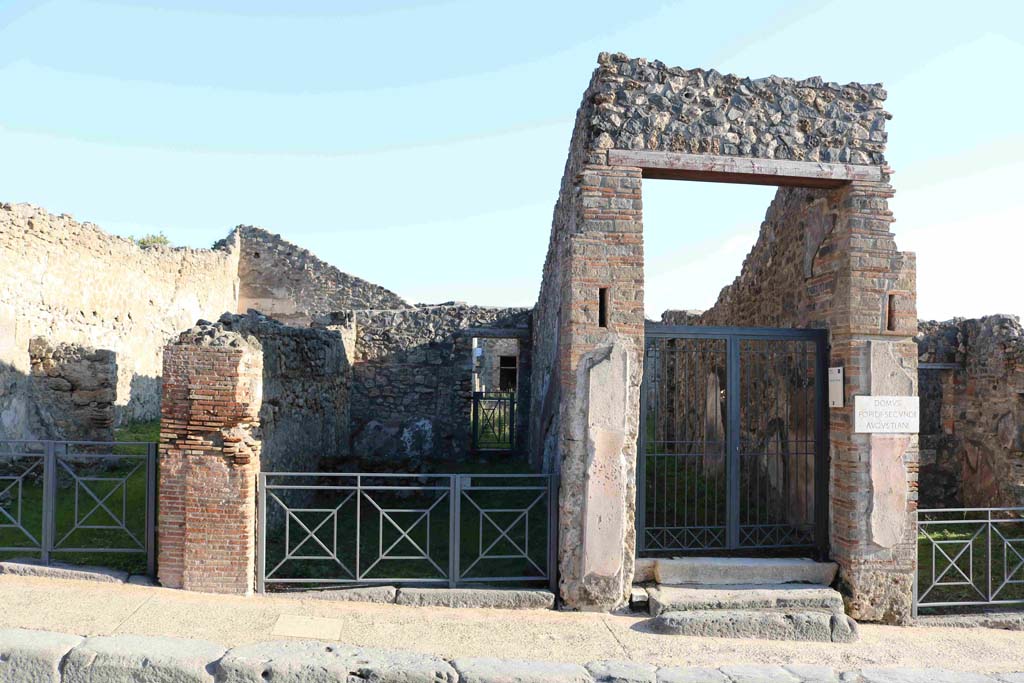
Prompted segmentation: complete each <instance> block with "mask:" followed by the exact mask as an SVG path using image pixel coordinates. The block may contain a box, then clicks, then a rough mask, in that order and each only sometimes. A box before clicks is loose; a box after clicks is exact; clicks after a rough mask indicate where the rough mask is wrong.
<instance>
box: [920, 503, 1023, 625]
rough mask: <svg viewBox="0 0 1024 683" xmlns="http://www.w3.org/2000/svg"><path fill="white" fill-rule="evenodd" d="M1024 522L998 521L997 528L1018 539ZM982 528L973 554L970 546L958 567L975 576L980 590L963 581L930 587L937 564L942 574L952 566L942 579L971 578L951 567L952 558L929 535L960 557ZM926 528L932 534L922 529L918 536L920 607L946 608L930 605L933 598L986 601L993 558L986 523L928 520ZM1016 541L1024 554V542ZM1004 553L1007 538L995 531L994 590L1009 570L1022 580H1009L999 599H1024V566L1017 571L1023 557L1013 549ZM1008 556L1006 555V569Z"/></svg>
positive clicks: (975, 541)
mask: <svg viewBox="0 0 1024 683" xmlns="http://www.w3.org/2000/svg"><path fill="white" fill-rule="evenodd" d="M1022 526H1024V521H1020V520H1018V521H1012V520H1007V521H1002V522H996V523H995V524H994V529H996V530H998V531H1001V532H1002V534H1003V535H1004V536H1005V537H1006V538H1008V539H1014V538H1020V537H1021V536H1024V533H1022ZM979 529H981V533H980V534H979V535H978V537H977V538H975V539H974V542H973V554H972V551H971V550H970V549H968V550H966V551H965V553H964V554H963V555H962V556H961V557H959V558H958V559H957V567H959V568H960V570H961V571H963V572H964V573H965V574H966V575H967V577H968V578H970V579H972V580H973V584H974V586H976V587H977V589H978V590H975V589H974V588H972V587H971V586H970V585H959V586H936V587H935V588H933V589H931V590H930V591H929V590H928V589H929V586H931V585H932V571H933V565H934V572H935V575H936V576H938V575H940V574H942V572H943V571H945V570H947V569H948V571H947V572H946V574H945V576H943V577H942V579H941V581H942V582H949V583H953V582H958V581H962V582H964V583H965V584H966V583H967V582H966V579H964V577H963V576H961V574H960V573H959V572H958V571H957V569H956V568H952V567H950V564H951V563H950V561H949V559H947V558H946V557H944V556H943V554H942V553H941V552H939V551H938V550H933V547H934V545H935V544H934V543H933V542H932V540H929V538H928V537H931V539H933V540H934V541H935V542H937V543H938V544H939V545H940V547H941V548H942V549H943V550H944V551H945V553H946V555H948V556H949V558H956V557H957V553H958V552H959V551H960V550H961V549H963V548H964V547H965V544H966V543H967V542H968V541H969V540H970V539H971V537H972V536H974V534H975V532H976V531H978V530H979ZM922 530H927V532H928V536H925V534H924V533H923V531H922V533H920V534H919V536H918V544H917V567H918V569H917V571H918V592H919V596H920V597H921V600H922V603H921V604H920V607H921V608H922V609H931V610H941V609H943V608H934V607H933V608H928V607H927V604H928V603H929V602H977V601H984V600H985V597H983V594H987V593H988V578H987V576H986V564H988V563H989V562H990V558H988V556H987V555H988V553H987V550H988V543H987V537H986V532H985V530H984V528H983V524H982V523H981V522H970V523H966V524H949V525H941V524H928V525H927V526H923V527H922ZM1012 545H1013V547H1015V548H1016V550H1017V552H1018V553H1021V554H1024V543H1022V542H1019V541H1018V542H1015V543H1013V544H1012ZM933 553H934V560H933ZM1003 553H1004V545H1003V541H1002V539H1000V538H999V536H998V535H997V534H996V533H995V532H993V534H992V555H993V557H992V558H991V566H992V588H993V591H995V590H997V589H998V588H999V586H1000V584H1002V583H1003V580H1004V579H1005V578H1006V574H1010V578H1011V580H1013V581H1020V582H1022V583H1014V584H1007V585H1006V586H1005V587H1004V588H1003V589H1002V590H999V591H998V595H997V596H996V599H997V600H1024V566H1021V567H1019V568H1017V569H1016V572H1014V569H1015V567H1018V565H1019V564H1020V563H1021V562H1022V560H1021V559H1020V558H1019V557H1018V556H1017V555H1015V554H1014V553H1013V551H1012V550H1011V551H1010V552H1009V557H1008V558H1004V556H1003ZM1004 559H1006V563H1005V564H1006V566H1005V569H1004ZM972 571H973V574H972ZM978 591H980V592H981V594H979V592H978Z"/></svg>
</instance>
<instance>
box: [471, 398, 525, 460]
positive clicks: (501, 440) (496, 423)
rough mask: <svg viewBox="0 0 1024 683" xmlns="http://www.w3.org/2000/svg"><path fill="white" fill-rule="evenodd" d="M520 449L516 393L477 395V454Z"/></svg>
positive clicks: (475, 438)
mask: <svg viewBox="0 0 1024 683" xmlns="http://www.w3.org/2000/svg"><path fill="white" fill-rule="evenodd" d="M515 446H516V395H515V392H505V391H501V392H497V391H489V392H484V391H474V392H473V450H475V451H512V450H514V449H515Z"/></svg>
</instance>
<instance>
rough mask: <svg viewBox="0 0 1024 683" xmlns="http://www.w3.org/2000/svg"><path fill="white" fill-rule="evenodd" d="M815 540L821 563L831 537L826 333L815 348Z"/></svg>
mask: <svg viewBox="0 0 1024 683" xmlns="http://www.w3.org/2000/svg"><path fill="white" fill-rule="evenodd" d="M814 348H815V351H814V355H815V361H816V362H815V367H814V420H815V426H814V536H815V539H814V540H815V546H817V549H818V555H819V558H818V559H819V560H822V561H824V560H827V559H828V556H829V537H828V515H829V500H828V482H829V478H830V470H831V467H832V465H831V461H832V458H831V450H832V449H831V444H830V443H829V431H828V430H829V411H828V402H827V401H826V399H825V394H826V391H827V389H828V387H827V385H826V378H827V377H828V366H829V348H828V339H827V333H826V332H825V331H824V330H822V332H821V334H820V336H819V337H818V339H817V342H816V343H815V345H814Z"/></svg>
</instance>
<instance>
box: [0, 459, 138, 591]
mask: <svg viewBox="0 0 1024 683" xmlns="http://www.w3.org/2000/svg"><path fill="white" fill-rule="evenodd" d="M155 522H156V444H154V443H143V442H117V443H110V442H93V441H0V553H3V554H4V556H6V557H26V556H29V557H34V559H39V560H41V561H42V562H44V563H47V562H50V561H51V560H52V559H54V556H65V557H66V556H68V555H78V556H83V555H88V556H89V557H88V558H87V559H88V561H89V563H90V564H102V563H103V560H102V557H104V556H109V555H139V556H141V557H144V558H145V569H144V570H143V569H142V567H141V562H140V566H139V568H138V573H142V571H145V572H146V573H148V574H150V575H151V576H152V575H154V574H155V559H156V555H155V548H154V545H155V544H154V527H155ZM95 558H101V559H99V560H97V559H95Z"/></svg>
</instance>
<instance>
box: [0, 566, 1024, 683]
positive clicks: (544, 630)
mask: <svg viewBox="0 0 1024 683" xmlns="http://www.w3.org/2000/svg"><path fill="white" fill-rule="evenodd" d="M646 621H647V618H646V617H644V616H617V615H605V614H591V613H568V612H554V611H549V610H522V611H510V610H485V609H450V608H441V607H406V606H402V605H391V604H372V603H348V602H336V601H330V600H316V599H297V598H291V597H272V596H254V597H249V598H245V597H235V596H218V595H206V594H198V593H186V592H183V591H175V590H170V589H165V588H153V587H146V586H136V585H131V584H122V583H99V582H92V581H73V580H61V579H52V578H35V577H20V576H10V575H3V576H0V628H16V627H17V628H30V629H41V630H47V631H59V632H63V633H74V634H78V635H85V636H90V635H113V634H135V635H153V636H174V637H179V638H199V639H204V640H208V641H212V642H213V643H217V644H219V645H222V646H224V647H234V646H237V645H242V644H248V643H256V642H261V641H268V640H279V639H282V638H317V639H322V640H330V641H340V642H343V643H346V644H349V645H354V646H360V647H374V648H390V649H396V648H397V649H402V650H410V651H415V652H420V653H424V654H429V655H435V656H438V657H443V658H448V659H454V658H459V657H501V658H504V659H519V660H545V661H554V662H571V663H577V664H583V663H586V662H590V661H594V660H608V659H617V660H631V661H635V662H644V663H647V664H653V665H657V666H706V667H722V666H730V665H743V664H778V665H793V664H807V665H822V666H829V667H832V668H834V669H836V670H839V671H849V670H854V669H865V668H872V667H911V668H924V667H928V668H941V669H949V670H954V671H984V672H1005V671H1024V633H1022V632H1019V631H1001V630H995V629H984V628H978V629H964V628H935V627H915V628H900V627H892V626H876V625H872V624H862V625H861V639H860V641H859V642H856V643H850V644H836V643H793V642H778V641H760V640H732V639H717V638H693V637H683V636H666V635H658V634H655V633H652V632H650V631H649V630H648V629H647V628H646V626H645V622H646Z"/></svg>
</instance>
